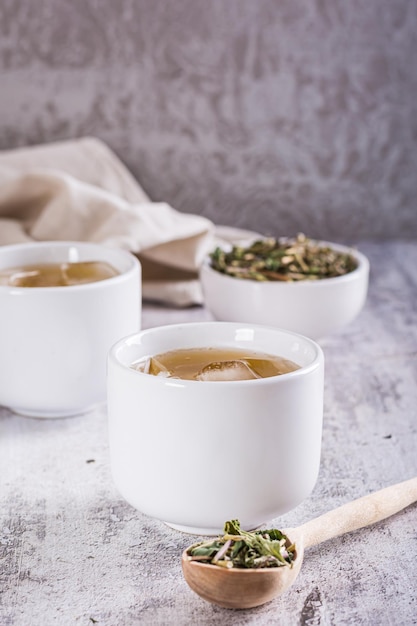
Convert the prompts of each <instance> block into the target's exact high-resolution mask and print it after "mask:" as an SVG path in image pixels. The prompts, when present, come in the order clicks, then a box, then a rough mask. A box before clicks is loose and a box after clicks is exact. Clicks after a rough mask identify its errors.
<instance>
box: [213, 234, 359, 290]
mask: <svg viewBox="0 0 417 626" xmlns="http://www.w3.org/2000/svg"><path fill="white" fill-rule="evenodd" d="M210 258H211V267H212V268H213V269H215V270H217V271H219V272H221V273H223V274H227V275H229V276H233V277H235V278H246V279H251V280H258V281H277V280H279V281H299V280H318V279H321V278H333V277H336V276H343V275H344V274H348V273H349V272H352V271H353V270H355V269H356V267H357V261H356V259H355V258H354V257H353V256H352V255H350V254H347V253H345V252H341V251H338V250H337V249H334V248H331V247H330V246H327V245H325V244H320V243H317V242H314V241H312V240H311V239H308V238H307V237H306V236H305V235H303V234H302V233H300V234H298V235H297V237H296V238H295V239H274V238H266V239H259V240H257V241H254V242H253V243H252V244H251V245H249V246H247V247H241V246H233V248H232V249H231V250H230V251H225V250H223V249H222V248H216V249H215V250H214V252H213V253H212V254H211V255H210Z"/></svg>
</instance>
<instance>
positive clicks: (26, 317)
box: [0, 241, 141, 417]
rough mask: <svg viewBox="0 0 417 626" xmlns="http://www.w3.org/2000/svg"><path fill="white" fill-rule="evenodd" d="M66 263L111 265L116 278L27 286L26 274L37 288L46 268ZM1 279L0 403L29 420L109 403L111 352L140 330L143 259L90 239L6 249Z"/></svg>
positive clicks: (0, 256) (0, 250)
mask: <svg viewBox="0 0 417 626" xmlns="http://www.w3.org/2000/svg"><path fill="white" fill-rule="evenodd" d="M62 264H64V265H65V267H66V268H69V269H68V272H70V271H71V272H73V271H74V270H73V268H74V267H75V268H77V267H79V268H81V269H82V270H83V271H85V268H87V267H88V268H90V266H91V267H94V268H97V267H99V268H105V269H106V270H107V269H108V274H105V276H107V275H109V277H107V278H104V279H100V280H98V279H97V276H95V275H93V276H89V277H88V280H90V279H91V280H92V282H85V283H83V282H81V283H77V281H76V280H73V277H72V283H71V284H69V285H65V286H62V285H58V286H56V284H55V283H54V285H55V286H23V285H25V284H26V283H25V282H24V281H23V280H22V276H24V277H25V276H28V277H29V278H28V280H29V284H31V283H30V280H31V279H32V278H33V276H35V275H37V273H38V274H39V272H40V271H41V269H40V268H43V269H42V271H44V270H45V268H46V269H48V268H56V267H58V266H59V267H60V266H61V265H62ZM13 268H18V270H13ZM45 271H46V270H45ZM48 271H50V270H48ZM89 271H90V269H89ZM94 271H96V270H94ZM0 275H2V276H3V279H2V280H1V281H0V404H1V405H4V406H7V407H9V408H10V409H12V410H13V411H14V412H16V413H20V414H23V415H28V416H34V417H61V416H67V415H75V414H79V413H82V412H84V411H87V410H89V409H91V408H93V407H94V406H96V405H97V404H100V403H103V402H105V400H106V360H107V353H108V351H109V348H110V347H111V346H112V345H113V344H114V342H115V341H117V340H118V339H120V338H121V337H123V336H125V335H128V334H131V333H133V332H137V331H138V330H139V329H140V313H141V268H140V263H139V261H138V260H137V259H136V257H135V256H133V255H132V254H130V253H129V252H126V251H124V250H119V249H116V248H109V247H105V246H102V245H96V244H92V243H85V242H62V241H61V242H50V241H49V242H34V243H24V244H16V245H8V246H3V247H0ZM5 276H6V278H7V280H6V279H5ZM8 276H10V279H9V278H8ZM100 278H102V276H100ZM84 279H85V277H84V278H82V280H84ZM8 280H9V282H7V281H8ZM32 284H35V283H32Z"/></svg>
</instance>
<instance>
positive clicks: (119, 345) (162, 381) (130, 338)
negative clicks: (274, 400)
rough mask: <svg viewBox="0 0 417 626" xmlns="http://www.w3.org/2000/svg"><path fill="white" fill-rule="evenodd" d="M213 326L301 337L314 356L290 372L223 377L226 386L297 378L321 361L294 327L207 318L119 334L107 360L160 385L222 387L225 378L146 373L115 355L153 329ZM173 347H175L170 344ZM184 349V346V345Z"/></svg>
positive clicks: (311, 342) (320, 355)
mask: <svg viewBox="0 0 417 626" xmlns="http://www.w3.org/2000/svg"><path fill="white" fill-rule="evenodd" d="M198 327H199V328H214V327H218V328H220V327H223V328H230V330H232V329H233V328H234V329H235V330H238V329H248V328H249V329H253V330H254V331H255V332H256V331H257V330H258V332H265V331H266V332H271V333H273V334H275V335H276V334H284V335H286V336H290V337H293V338H294V339H298V340H301V341H303V342H304V343H305V344H307V345H309V346H310V347H311V348H313V350H314V352H315V355H314V359H313V360H312V361H311V363H309V364H308V365H302V366H300V367H299V369H297V370H293V371H291V372H286V373H285V374H279V375H277V376H269V377H267V378H258V379H255V380H231V381H227V387H229V386H230V385H232V386H233V387H234V386H246V385H247V384H248V383H250V384H251V385H258V386H259V385H271V384H275V385H276V384H277V382H278V381H281V384H282V381H286V380H288V379H289V378H299V377H300V376H305V375H306V374H308V373H309V372H312V371H314V370H316V369H317V368H318V367H319V366H320V364H321V363H324V353H323V350H322V349H321V347H320V345H319V344H318V343H317V342H316V341H314V339H311V338H310V337H306V336H305V335H302V334H301V333H296V332H294V331H290V330H286V329H285V328H276V327H274V326H270V325H263V324H245V323H239V322H222V321H207V322H188V323H187V322H185V323H179V324H166V325H164V326H154V327H152V328H146V329H142V330H140V331H139V332H136V333H133V334H130V335H127V336H126V337H122V338H121V339H119V340H118V341H117V342H116V343H115V344H114V345H113V346H112V347H111V348H110V350H109V352H108V361H109V363H110V362H111V363H112V364H113V365H115V366H116V367H117V368H118V369H120V370H122V371H123V372H124V374H126V375H128V376H140V377H143V376H146V378H147V379H149V382H150V383H151V384H156V385H162V386H171V387H188V386H189V385H191V386H194V385H207V384H209V385H210V387H213V388H214V387H218V385H220V387H221V388H224V386H225V381H202V380H184V379H177V378H175V379H169V378H164V377H158V376H150V375H149V374H145V373H143V372H140V371H138V370H134V369H132V367H130V366H129V365H126V364H125V363H123V362H122V361H121V359H120V358H119V356H118V353H119V352H120V350H122V349H123V348H125V347H128V346H129V344H130V345H132V344H133V343H134V342H135V341H136V340H137V339H139V338H140V337H143V336H144V335H150V334H153V333H157V332H161V331H162V332H169V330H173V331H174V332H175V331H178V330H180V329H183V328H198ZM173 349H175V348H173ZM185 349H187V348H186V347H185Z"/></svg>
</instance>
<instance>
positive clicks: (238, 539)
mask: <svg viewBox="0 0 417 626" xmlns="http://www.w3.org/2000/svg"><path fill="white" fill-rule="evenodd" d="M187 555H188V558H189V560H190V561H198V562H200V563H206V564H211V565H218V566H220V567H225V568H227V569H231V568H240V569H260V568H267V567H283V566H291V565H292V562H293V560H294V559H295V555H296V548H295V545H294V544H291V545H290V541H289V540H288V537H287V536H286V535H284V534H283V533H282V532H281V531H280V530H277V529H275V528H272V529H269V530H256V531H253V532H247V531H244V530H242V529H241V527H240V523H239V521H238V520H231V521H228V522H226V523H225V525H224V535H223V536H220V537H218V538H217V539H215V540H211V541H206V542H201V543H197V544H194V545H192V546H190V548H188V550H187Z"/></svg>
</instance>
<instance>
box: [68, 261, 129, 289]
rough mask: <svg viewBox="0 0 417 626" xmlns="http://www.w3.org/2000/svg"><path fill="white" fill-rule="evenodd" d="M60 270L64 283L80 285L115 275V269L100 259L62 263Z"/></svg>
mask: <svg viewBox="0 0 417 626" xmlns="http://www.w3.org/2000/svg"><path fill="white" fill-rule="evenodd" d="M61 271H62V277H63V281H64V284H65V285H82V284H83V283H91V282H97V281H100V280H105V279H106V278H112V277H113V276H117V272H116V270H115V269H114V268H113V267H111V265H108V263H104V262H102V261H84V262H79V263H63V264H62V266H61Z"/></svg>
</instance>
